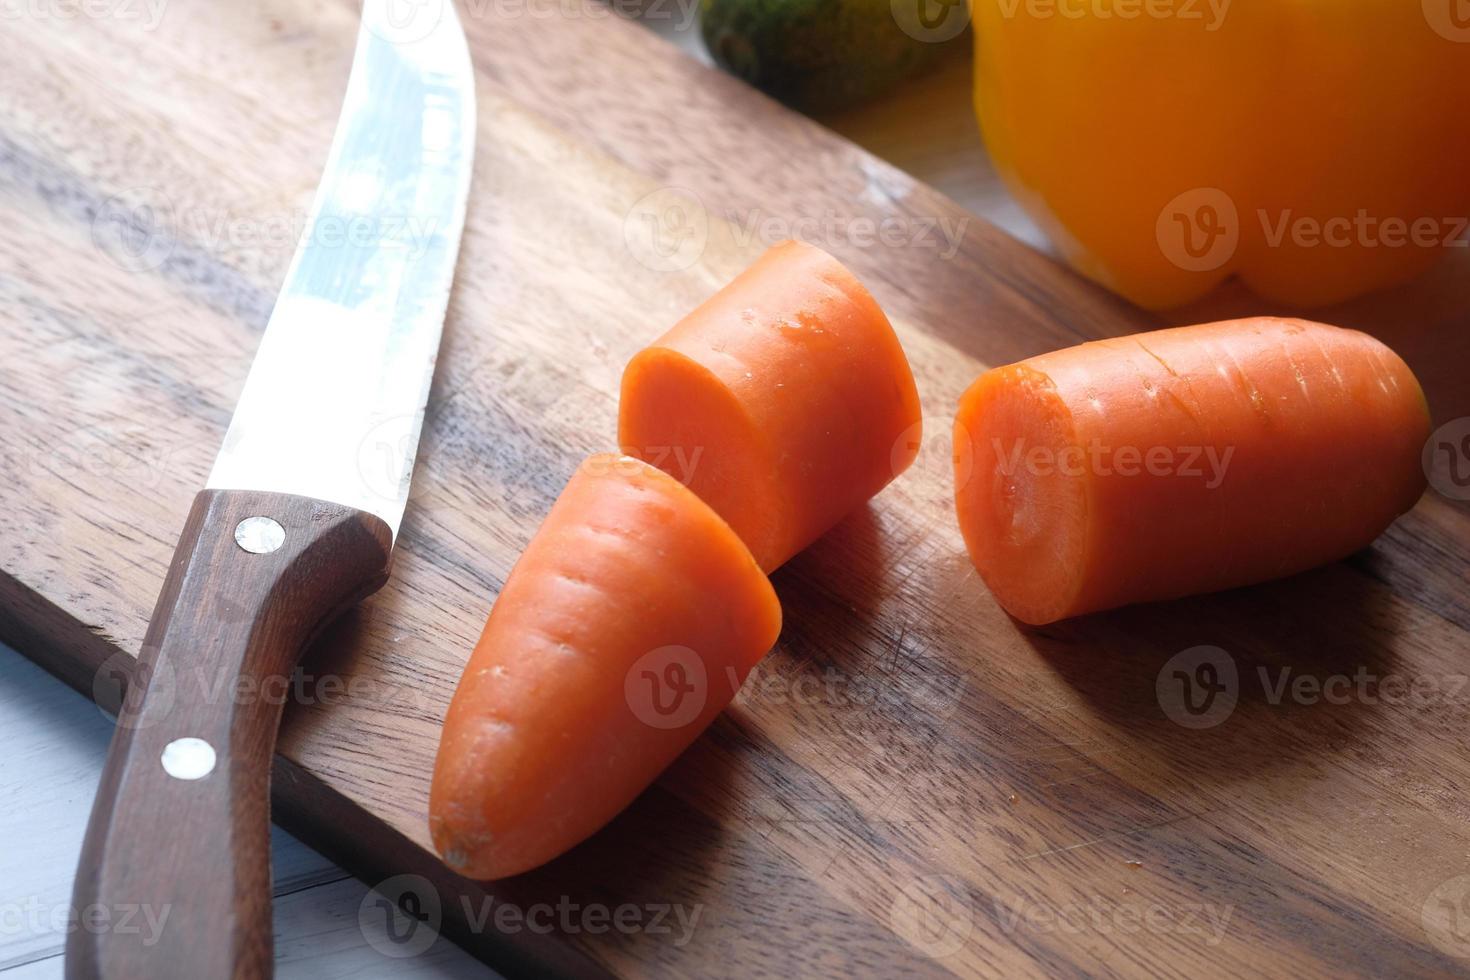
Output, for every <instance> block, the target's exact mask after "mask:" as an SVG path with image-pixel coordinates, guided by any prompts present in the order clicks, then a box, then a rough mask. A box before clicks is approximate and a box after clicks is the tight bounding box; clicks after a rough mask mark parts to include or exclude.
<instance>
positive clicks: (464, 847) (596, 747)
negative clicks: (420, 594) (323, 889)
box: [429, 455, 781, 879]
mask: <svg viewBox="0 0 1470 980" xmlns="http://www.w3.org/2000/svg"><path fill="white" fill-rule="evenodd" d="M780 627H781V608H780V606H779V604H778V603H777V601H776V596H775V593H774V592H773V591H772V589H771V585H770V582H768V581H767V580H766V577H765V576H764V575H763V574H761V571H760V569H759V568H758V567H757V566H756V563H755V559H754V558H752V557H751V554H750V552H749V551H748V550H747V549H746V547H745V545H744V544H742V543H741V541H740V539H739V538H738V537H736V535H735V534H734V532H732V531H731V530H730V528H729V527H728V526H727V525H726V524H725V522H724V521H722V520H721V519H720V518H719V516H718V515H717V514H715V512H714V511H712V510H711V509H710V508H709V507H708V506H706V505H705V504H704V503H703V502H701V501H700V500H699V498H698V497H696V496H695V495H694V494H693V493H691V492H690V491H689V490H688V489H686V488H685V487H683V486H681V485H680V484H679V483H678V481H676V480H674V479H673V478H671V477H669V476H668V475H666V474H664V473H663V472H661V471H659V470H657V469H655V468H654V467H652V466H649V465H647V464H645V463H642V462H640V461H638V460H635V459H629V458H628V457H619V456H615V455H601V456H593V457H591V458H590V459H588V460H587V461H586V462H585V463H583V464H582V466H581V468H580V469H578V471H577V472H576V474H575V475H574V476H573V477H572V479H571V482H569V483H568V484H567V486H566V489H565V490H563V491H562V494H561V497H560V498H559V499H558V500H557V501H556V504H555V505H554V506H553V507H552V508H551V512H550V513H549V514H547V516H546V522H545V523H544V524H543V525H542V526H541V529H540V530H539V531H538V532H537V534H536V536H535V537H534V538H533V539H532V540H531V543H530V545H529V546H528V547H527V548H526V551H525V553H524V554H523V555H522V556H521V559H520V561H519V562H517V563H516V566H515V568H513V569H512V570H511V573H510V575H509V577H507V579H506V582H505V587H504V589H502V590H501V593H500V596H499V598H498V599H496V601H495V606H494V608H493V609H492V610H491V613H490V618H489V621H488V622H486V624H485V631H484V634H483V635H482V636H481V637H480V642H479V645H478V646H476V648H475V651H474V653H473V654H472V655H471V657H470V661H469V664H468V666H467V667H466V668H465V672H464V676H463V678H462V679H461V680H460V684H459V689H458V691H456V692H455V695H454V700H453V702H452V703H451V704H450V706H449V714H448V717H447V718H446V719H445V722H444V733H443V736H442V739H441V741H440V744H439V757H438V761H437V763H436V764H435V767H434V781H433V786H432V789H431V791H430V795H429V823H430V830H431V833H432V835H433V838H434V845H435V847H436V848H437V849H438V850H439V853H440V854H441V855H442V856H443V857H444V861H445V863H446V864H448V865H449V866H450V867H451V868H453V869H454V870H455V871H458V872H459V873H460V874H463V875H466V876H468V877H471V878H480V879H489V878H502V877H505V876H508V875H513V874H517V873H519V872H522V871H526V870H528V869H530V868H534V867H536V866H537V865H539V864H542V863H543V862H545V861H549V860H550V859H551V858H554V857H556V856H557V855H558V854H560V853H562V852H563V851H565V850H567V849H568V848H569V847H571V846H572V845H574V844H576V843H577V842H579V841H581V840H582V839H583V838H585V837H587V836H588V835H590V834H591V833H592V832H593V831H595V830H597V829H598V828H599V827H601V826H602V825H603V824H605V823H606V822H607V821H608V820H610V819H612V817H613V816H614V815H615V814H617V813H618V812H619V811H620V810H622V809H623V808H624V807H625V806H627V805H628V804H629V803H630V802H632V800H633V799H634V797H636V796H637V795H638V794H639V793H640V792H641V791H642V790H643V789H644V788H645V787H646V786H647V785H648V784H649V783H650V782H652V781H653V779H654V777H656V776H657V775H658V774H659V772H661V771H662V770H663V769H664V767H665V766H667V765H668V764H669V763H670V762H671V761H672V760H673V759H674V757H675V756H677V755H678V754H679V753H680V752H681V751H683V750H684V748H685V747H687V746H688V745H689V743H690V742H692V741H693V740H694V738H695V736H697V735H698V734H699V733H700V732H701V731H703V730H704V728H705V727H706V726H707V725H709V723H710V722H711V721H712V720H713V719H714V718H715V716H716V715H717V714H719V712H720V711H721V710H722V709H723V708H724V707H725V705H726V704H728V703H729V701H730V699H731V697H733V696H734V693H735V690H736V689H737V688H738V687H739V686H740V683H741V682H742V681H744V679H745V676H746V674H747V673H749V671H750V669H751V667H753V666H754V665H755V664H756V662H757V661H759V660H760V658H761V657H762V656H763V655H764V654H765V653H766V651H767V650H768V649H770V647H771V645H772V644H773V643H774V642H775V640H776V635H777V633H778V632H780Z"/></svg>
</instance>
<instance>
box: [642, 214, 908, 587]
mask: <svg viewBox="0 0 1470 980" xmlns="http://www.w3.org/2000/svg"><path fill="white" fill-rule="evenodd" d="M919 425H920V409H919V397H918V392H917V390H916V389H915V386H914V377H913V372H912V371H911V370H910V369H909V364H908V359H907V358H906V357H905V356H904V353H903V348H902V347H900V346H899V342H898V338H897V336H895V335H894V332H893V327H892V326H891V325H890V324H889V322H888V318H887V317H885V316H884V315H883V311H882V310H881V309H880V308H879V307H878V304H877V302H876V301H875V300H874V299H873V297H872V296H871V295H870V294H869V293H868V291H867V290H866V289H864V288H863V286H862V284H861V283H859V282H858V281H857V279H856V278H854V277H853V275H852V273H850V272H848V271H847V269H846V268H844V267H843V266H842V264H841V263H839V262H838V261H837V260H836V259H834V258H832V257H831V256H830V255H828V254H827V253H826V252H823V251H822V250H821V249H818V248H814V247H813V246H810V245H805V244H802V243H799V242H783V243H782V244H780V245H776V246H775V247H773V248H771V249H769V250H768V251H767V252H766V253H765V254H764V255H762V256H761V257H760V258H759V259H757V260H756V262H755V263H754V264H753V265H752V266H750V268H748V269H746V270H745V271H744V272H742V273H741V274H740V275H739V276H737V277H735V279H734V280H733V281H732V282H730V283H729V285H727V286H725V288H723V289H721V290H720V291H719V292H717V293H715V295H713V296H712V297H710V298H709V299H708V300H707V301H706V302H705V303H704V304H703V305H701V306H700V307H699V308H698V309H696V310H694V312H692V313H690V314H689V315H688V316H687V317H685V318H684V319H683V320H681V321H680V322H679V323H677V324H675V325H674V327H673V329H671V330H670V331H669V332H668V333H666V334H664V336H662V337H660V338H659V339H658V340H657V341H655V342H654V343H653V344H652V345H651V346H649V347H647V348H645V349H644V350H643V351H641V352H640V353H639V354H638V355H637V356H635V357H634V358H633V360H632V361H631V362H630V363H629V364H628V367H627V370H626V371H625V372H624V374H623V385H622V400H621V404H620V408H619V415H618V442H619V444H620V445H621V447H622V450H623V452H625V453H628V454H629V455H632V456H637V457H638V458H640V459H645V460H647V461H649V462H651V463H653V464H654V465H656V466H659V467H660V468H662V469H664V470H666V471H668V472H669V473H671V474H673V475H674V476H676V477H677V478H679V479H680V480H681V481H682V482H684V483H685V484H686V485H687V486H688V487H689V488H690V489H692V490H693V491H694V492H695V493H697V494H698V495H699V496H700V497H701V498H703V499H704V500H706V501H708V502H709V504H710V506H712V507H713V508H714V509H715V510H716V511H717V512H719V514H720V515H721V516H722V517H724V518H725V520H726V521H728V522H729V523H730V526H731V527H732V528H734V529H735V531H736V533H737V534H739V535H740V537H741V538H742V539H743V540H744V541H745V543H746V544H747V545H748V546H749V547H750V550H751V552H752V553H753V554H754V555H755V556H756V560H757V561H759V562H760V566H761V567H762V568H763V569H765V570H766V571H768V572H769V571H771V570H773V569H775V568H776V567H777V566H779V565H781V564H782V563H783V562H785V561H786V560H787V559H788V558H790V557H791V556H792V555H794V554H795V553H796V552H798V551H800V550H801V549H802V548H804V547H806V546H807V545H808V544H810V543H811V542H812V541H813V540H815V539H816V538H817V537H818V536H819V535H821V534H822V533H823V532H825V531H826V530H827V529H829V528H830V527H832V525H834V524H836V523H837V522H838V521H840V520H841V519H842V518H843V517H844V516H845V515H847V514H848V513H849V512H851V511H852V510H853V509H854V508H856V507H858V506H859V505H861V504H862V503H863V501H865V500H867V499H868V498H869V497H871V496H873V495H874V494H876V493H877V492H878V491H879V490H881V489H883V487H885V486H887V485H888V483H889V482H890V481H892V480H893V479H894V477H896V476H898V474H900V473H902V472H903V471H904V470H905V469H906V468H907V467H908V465H909V464H910V463H911V462H913V459H914V456H915V455H916V454H917V452H918V445H919V437H920V432H919Z"/></svg>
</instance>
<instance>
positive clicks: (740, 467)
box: [618, 347, 792, 571]
mask: <svg viewBox="0 0 1470 980" xmlns="http://www.w3.org/2000/svg"><path fill="white" fill-rule="evenodd" d="M618 441H619V443H620V446H619V448H620V449H621V450H622V451H623V452H624V453H625V454H627V455H629V456H633V457H636V458H638V459H641V460H643V461H645V462H647V463H650V464H652V465H654V466H656V467H658V468H659V469H660V470H662V471H663V472H665V473H667V474H669V475H670V476H672V477H673V478H674V479H676V480H678V481H679V482H680V483H682V484H683V485H684V486H686V487H688V488H689V489H690V490H691V491H693V492H694V494H695V495H696V496H698V497H699V498H700V499H701V500H703V501H704V502H705V503H707V504H708V505H709V506H710V507H711V508H712V509H713V510H714V511H715V513H717V514H719V515H720V516H721V517H723V518H724V519H725V521H726V523H728V524H729V525H730V527H731V528H732V529H733V530H734V531H735V533H736V534H737V535H739V537H740V539H741V540H742V541H744V542H745V545H746V547H748V548H749V549H750V551H751V554H753V555H754V556H755V559H756V562H757V563H758V564H759V565H760V566H761V568H762V569H765V570H767V571H769V570H770V569H771V568H773V567H775V565H776V564H779V562H780V560H782V558H783V557H784V556H783V555H782V554H781V550H782V547H783V543H784V542H785V541H786V540H788V539H789V538H790V536H791V533H792V532H791V529H790V527H789V526H788V525H787V523H786V521H785V516H786V514H785V511H784V510H783V508H781V507H780V506H778V502H779V500H780V489H779V488H778V487H777V486H776V483H775V476H774V475H775V472H776V464H775V460H774V458H773V450H772V448H771V444H770V440H769V439H767V438H766V437H765V436H763V435H762V433H761V431H760V429H759V427H758V426H757V425H756V424H755V423H754V422H753V421H752V420H751V418H750V416H749V415H748V414H747V412H746V410H745V408H744V406H742V405H741V403H740V400H739V399H738V398H737V397H736V395H735V393H734V392H733V391H731V390H730V388H729V387H727V386H726V385H725V384H724V382H722V381H721V380H720V379H719V378H717V377H716V376H715V375H714V373H713V372H711V371H710V369H709V368H707V367H705V366H704V365H702V364H700V363H698V362H697V361H695V360H693V359H692V358H690V357H687V356H685V355H684V354H682V353H680V352H678V351H675V350H670V349H669V348H667V347H649V348H645V349H644V350H642V351H640V352H639V353H638V354H637V355H636V356H634V358H633V360H632V361H630V362H629V363H628V367H627V369H626V370H625V371H624V372H623V397H622V398H621V399H620V401H619V404H618Z"/></svg>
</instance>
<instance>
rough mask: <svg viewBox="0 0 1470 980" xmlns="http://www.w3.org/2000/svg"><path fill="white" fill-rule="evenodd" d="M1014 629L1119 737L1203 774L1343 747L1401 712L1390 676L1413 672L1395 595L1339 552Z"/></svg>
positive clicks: (1228, 773)
mask: <svg viewBox="0 0 1470 980" xmlns="http://www.w3.org/2000/svg"><path fill="white" fill-rule="evenodd" d="M1019 629H1020V632H1021V635H1022V636H1023V637H1024V638H1025V639H1026V641H1027V643H1029V644H1030V645H1031V646H1032V647H1033V648H1034V649H1035V650H1036V652H1037V653H1038V654H1039V655H1040V656H1041V657H1042V658H1043V659H1044V660H1045V662H1046V663H1047V664H1048V665H1049V666H1050V667H1051V668H1052V669H1053V670H1055V671H1056V673H1057V674H1058V675H1059V676H1060V677H1061V679H1062V680H1064V681H1065V682H1066V683H1067V684H1068V685H1070V686H1071V687H1072V689H1073V690H1075V691H1076V692H1077V693H1078V694H1079V695H1081V696H1082V698H1084V699H1085V700H1086V702H1087V704H1088V705H1089V706H1090V707H1091V708H1092V709H1093V710H1095V711H1096V712H1097V714H1098V715H1100V716H1101V717H1102V718H1103V719H1104V720H1106V721H1107V722H1108V723H1109V724H1110V725H1111V726H1112V727H1113V729H1114V735H1115V736H1116V737H1117V738H1118V739H1120V740H1123V741H1125V742H1126V743H1128V745H1129V748H1130V749H1131V750H1136V751H1141V752H1145V753H1148V754H1149V755H1150V756H1154V757H1157V758H1158V759H1160V760H1162V761H1163V762H1165V763H1166V764H1167V765H1168V766H1169V767H1170V768H1171V769H1176V770H1181V771H1187V772H1188V775H1189V778H1190V780H1191V781H1197V782H1205V783H1230V782H1234V781H1237V780H1244V779H1249V778H1252V777H1255V776H1257V775H1259V774H1260V773H1261V772H1262V771H1263V770H1268V769H1270V768H1273V767H1276V766H1294V765H1298V764H1300V763H1301V762H1302V761H1304V760H1309V759H1310V758H1311V757H1313V756H1316V755H1319V754H1325V753H1335V752H1341V751H1342V750H1344V749H1345V748H1349V747H1350V746H1351V745H1352V744H1354V743H1356V742H1357V741H1359V740H1360V739H1362V738H1364V737H1367V736H1366V735H1365V733H1366V732H1367V731H1369V730H1371V729H1372V728H1373V727H1374V719H1373V717H1372V716H1373V715H1374V714H1375V713H1376V712H1379V711H1382V710H1385V709H1388V710H1392V709H1393V702H1392V701H1390V700H1389V699H1390V698H1393V697H1397V696H1398V694H1399V692H1398V690H1397V688H1396V687H1392V686H1389V687H1385V686H1384V683H1385V679H1388V678H1398V680H1399V681H1408V680H1411V678H1408V677H1406V676H1405V675H1404V658H1403V656H1402V653H1401V649H1402V645H1403V644H1404V642H1405V641H1406V638H1407V637H1408V635H1409V634H1408V633H1407V632H1405V631H1404V630H1403V628H1402V625H1401V609H1400V608H1399V606H1398V604H1397V603H1396V602H1395V600H1394V599H1393V596H1392V593H1391V592H1390V591H1389V589H1387V588H1386V587H1385V586H1383V585H1382V584H1380V583H1378V582H1375V581H1373V580H1372V579H1371V578H1369V577H1367V576H1366V575H1364V574H1362V573H1361V572H1359V571H1357V570H1355V569H1354V568H1352V567H1350V566H1349V565H1347V564H1344V563H1341V562H1338V563H1334V564H1332V565H1328V566H1326V567H1324V568H1319V569H1316V570H1313V571H1309V572H1304V573H1302V574H1299V575H1295V576H1292V577H1290V578H1286V579H1282V580H1279V581H1276V582H1268V583H1265V584H1262V585H1256V586H1250V587H1247V588H1241V589H1233V590H1229V591H1226V592H1219V593H1214V594H1211V595H1205V596H1196V597H1192V598H1188V599H1179V600H1174V601H1171V602H1158V603H1146V604H1143V605H1138V606H1130V607H1126V608H1124V609H1119V610H1113V611H1111V612H1104V613H1095V614H1093V615H1090V616H1084V617H1080V618H1078V619H1075V620H1071V621H1066V622H1062V623H1057V624H1054V625H1052V626H1048V627H1042V628H1036V629H1032V628H1025V627H1019ZM1387 683H1388V684H1390V685H1393V684H1397V683H1398V681H1388V682H1387ZM1202 752H1203V753H1207V762H1206V763H1204V764H1202V757H1201V753H1202Z"/></svg>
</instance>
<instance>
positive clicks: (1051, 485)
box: [954, 365, 1088, 624]
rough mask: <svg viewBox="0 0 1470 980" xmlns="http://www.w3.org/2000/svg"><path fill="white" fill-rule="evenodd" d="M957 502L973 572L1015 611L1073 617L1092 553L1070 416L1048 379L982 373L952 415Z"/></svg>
mask: <svg viewBox="0 0 1470 980" xmlns="http://www.w3.org/2000/svg"><path fill="white" fill-rule="evenodd" d="M954 438H955V459H956V461H957V469H956V474H955V480H956V486H955V506H956V510H957V512H958V516H959V523H960V532H961V534H962V535H963V536H964V539H965V545H966V547H967V548H968V550H969V552H970V556H971V559H972V561H973V562H974V564H975V568H976V570H977V571H978V572H979V573H980V576H981V578H982V579H984V580H985V584H986V585H987V586H988V587H989V588H990V590H991V591H992V592H993V593H994V594H995V596H996V599H997V600H998V601H999V602H1000V604H1001V605H1002V606H1003V607H1004V608H1005V609H1006V610H1007V611H1009V612H1010V614H1011V615H1012V616H1014V617H1016V618H1017V619H1019V620H1021V621H1022V622H1025V623H1030V624H1042V623H1048V622H1051V621H1053V620H1056V619H1059V618H1061V617H1062V616H1065V615H1067V613H1068V611H1069V610H1070V609H1072V608H1073V607H1074V606H1075V605H1076V603H1077V598H1078V593H1079V592H1080V590H1081V588H1082V584H1083V582H1084V579H1085V576H1084V572H1083V569H1084V568H1085V567H1086V557H1087V532H1088V524H1087V513H1088V505H1087V487H1086V483H1085V481H1084V480H1083V479H1082V478H1081V475H1080V474H1079V473H1078V472H1077V470H1076V469H1075V467H1074V465H1073V464H1074V461H1076V460H1080V459H1081V451H1080V447H1078V446H1077V441H1076V432H1075V430H1074V428H1073V426H1072V419H1071V414H1070V412H1068V410H1067V407H1066V405H1065V404H1063V402H1062V401H1061V399H1060V398H1058V397H1057V393H1056V390H1055V388H1054V387H1053V386H1052V384H1051V382H1050V380H1049V379H1047V378H1046V376H1045V375H1041V374H1037V373H1036V372H1034V371H1030V370H1028V369H1027V368H1025V367H1024V366H1020V365H1015V366H1011V367H1005V368H997V369H995V370H993V371H990V372H988V373H986V374H984V375H982V376H981V378H980V380H979V381H977V382H976V383H975V384H974V385H973V386H972V387H971V388H970V390H969V391H967V392H966V393H965V395H964V397H963V398H962V399H961V402H960V411H959V414H958V415H957V417H956V419H955V433H954Z"/></svg>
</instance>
